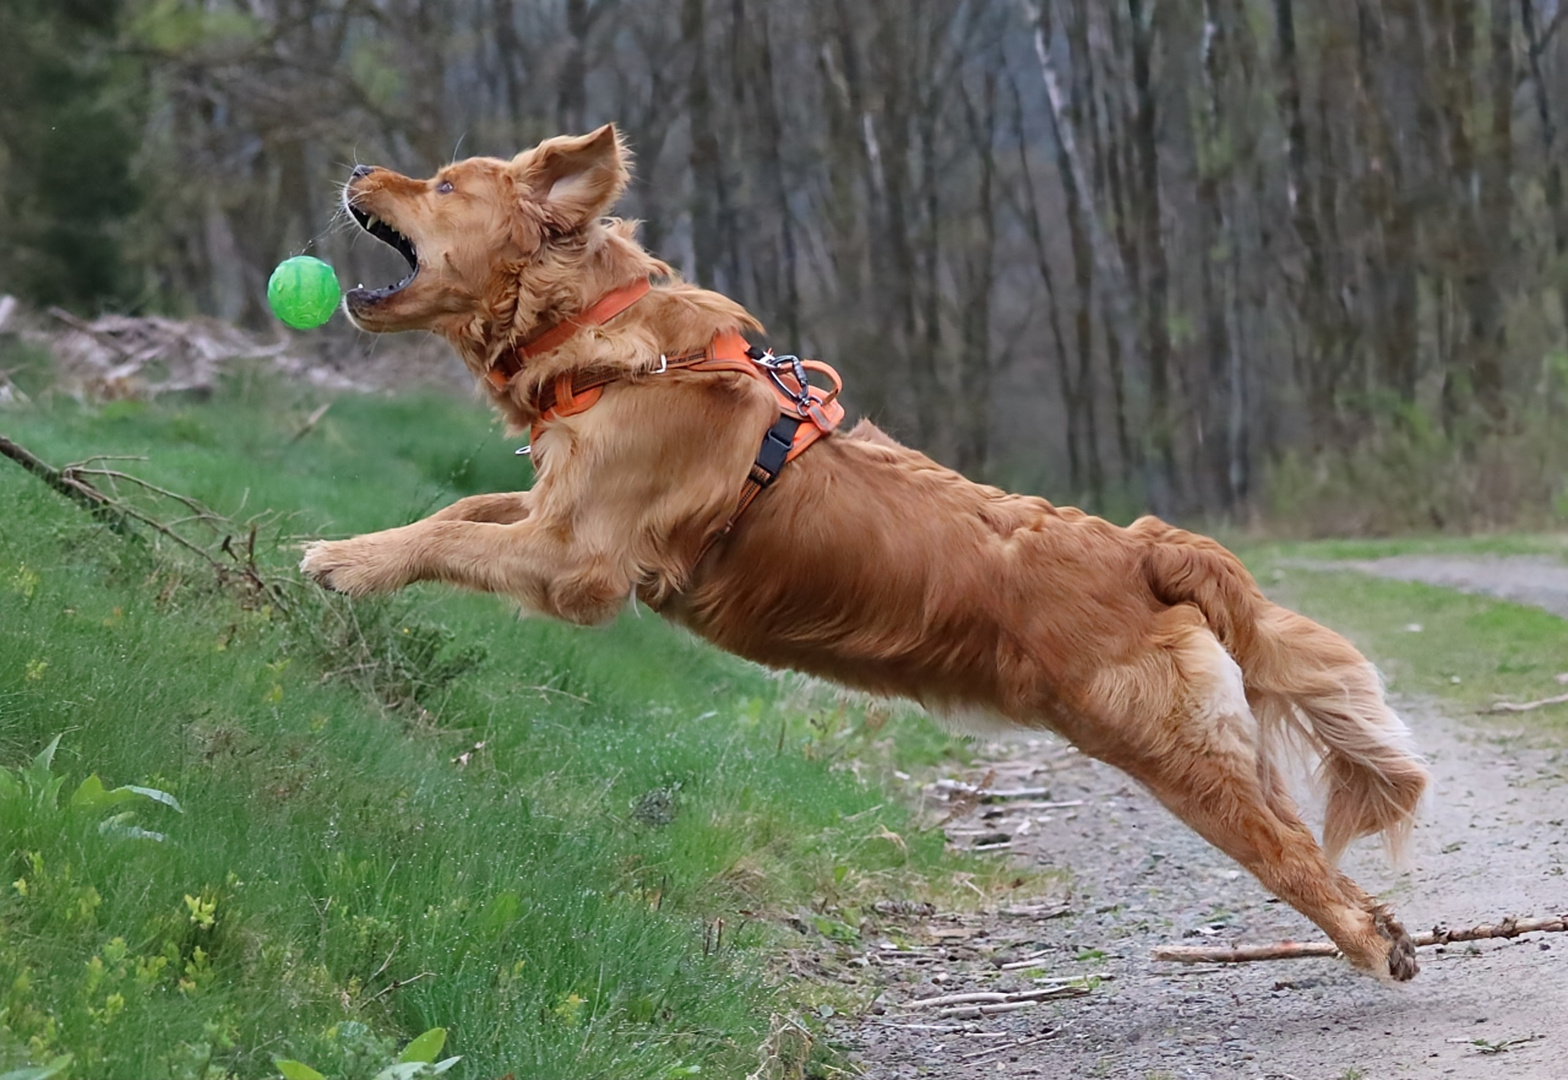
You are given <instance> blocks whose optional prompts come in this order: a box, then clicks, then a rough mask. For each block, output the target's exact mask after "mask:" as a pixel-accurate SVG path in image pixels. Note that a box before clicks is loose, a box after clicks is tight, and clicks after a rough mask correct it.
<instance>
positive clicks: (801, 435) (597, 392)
mask: <svg viewBox="0 0 1568 1080" xmlns="http://www.w3.org/2000/svg"><path fill="white" fill-rule="evenodd" d="M767 355H768V354H765V353H759V352H758V351H757V350H755V349H753V348H752V347H751V346H750V345H749V344H747V342H746V339H745V338H743V337H741V336H740V335H739V334H736V333H727V334H719V335H718V336H717V337H715V338H714V339H713V340H712V341H711V342H709V344H708V346H707V348H705V349H702V350H701V351H698V352H691V353H685V354H683V355H680V356H673V357H662V358H661V360H662V363H661V364H660V367H659V368H658V370H657V371H655V372H653V373H651V374H650V375H648V376H643V378H653V377H656V376H657V375H660V374H663V373H664V372H667V371H731V372H735V373H737V374H741V375H745V376H747V377H749V378H753V379H757V380H760V381H762V382H764V383H766V384H767V386H768V388H769V389H770V390H771V391H772V392H773V397H774V401H775V403H776V404H777V405H778V409H779V415H778V419H776V420H775V421H774V422H773V424H772V426H770V427H769V428H768V430H767V431H765V432H763V435H762V445H761V447H760V448H759V449H758V450H757V456H756V458H755V459H754V460H753V461H752V463H751V469H750V471H749V472H748V473H747V476H746V480H745V483H744V484H743V485H742V487H741V493H740V497H739V499H738V500H737V501H736V505H735V509H734V510H733V511H731V513H730V516H729V518H728V520H726V521H725V522H724V527H723V528H721V529H720V530H719V531H718V532H716V533H714V534H713V535H712V536H710V537H709V538H708V539H707V541H706V542H705V543H704V544H703V546H702V549H701V550H700V551H699V552H698V553H697V557H696V559H694V560H693V561H692V565H693V566H695V565H696V564H697V563H699V562H701V561H702V557H703V556H704V555H706V554H707V553H708V550H709V548H711V547H712V546H713V545H714V544H715V543H717V542H718V540H719V539H720V538H721V537H723V536H725V535H726V534H728V533H729V531H730V530H731V529H733V528H734V527H735V522H736V521H737V520H738V519H739V518H740V516H741V515H742V514H743V513H745V512H746V508H747V507H749V506H750V505H751V504H752V501H753V500H755V499H756V497H757V496H758V495H760V494H762V492H763V491H764V490H766V489H767V488H768V487H769V486H770V485H771V484H772V483H773V481H774V480H776V479H777V478H778V475H779V473H780V472H781V471H783V468H784V466H785V465H787V464H789V463H790V462H791V461H794V460H795V459H796V458H797V457H799V456H800V455H801V454H803V453H805V452H806V450H807V449H808V448H809V447H810V446H811V445H812V444H813V443H815V442H816V441H817V440H818V439H820V438H821V437H822V436H823V435H826V434H827V433H828V432H830V431H832V430H833V429H835V428H836V427H838V425H839V424H840V423H841V422H842V421H843V419H844V406H843V405H842V404H841V403H840V402H839V400H838V395H839V392H840V391H841V390H842V389H843V385H844V384H843V380H842V379H840V378H839V375H838V372H836V371H834V370H833V368H831V367H829V366H828V365H827V364H824V363H821V362H820V361H817V360H802V361H799V362H798V363H799V366H800V368H801V370H802V372H805V371H812V372H816V373H818V374H820V375H823V376H825V377H826V378H827V379H828V380H829V382H830V383H831V384H832V385H831V388H830V389H826V390H824V389H823V388H821V387H816V386H812V385H810V384H809V383H807V384H805V385H804V386H802V385H801V380H800V378H799V377H798V376H797V375H796V374H795V373H794V372H793V371H789V370H782V369H781V368H776V367H773V366H771V365H770V364H768V363H767V362H766V360H765V358H766V357H767ZM638 378H639V377H637V376H628V375H627V374H626V373H625V372H624V371H613V372H611V371H597V372H595V371H586V372H577V373H575V374H572V373H567V374H563V375H561V376H559V377H558V378H556V380H555V381H554V382H553V383H546V384H545V385H544V386H542V387H540V390H539V393H538V395H537V397H536V398H535V399H534V404H535V406H536V408H537V411H538V414H539V419H537V420H535V421H534V423H533V426H532V428H531V429H530V430H529V439H530V441H534V440H537V439H538V438H539V436H540V435H541V434H542V433H543V431H544V429H545V427H546V426H547V425H548V424H549V423H550V422H551V421H553V420H556V419H559V418H560V417H563V416H576V415H577V414H578V413H582V412H586V411H587V410H588V409H590V408H592V407H593V406H594V405H595V404H596V403H597V402H598V400H599V398H600V396H601V395H602V394H603V393H604V388H605V387H606V386H608V385H609V384H610V383H612V382H618V381H621V380H629V381H636V380H637V379H638Z"/></svg>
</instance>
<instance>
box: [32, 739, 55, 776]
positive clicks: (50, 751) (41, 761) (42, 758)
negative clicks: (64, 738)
mask: <svg viewBox="0 0 1568 1080" xmlns="http://www.w3.org/2000/svg"><path fill="white" fill-rule="evenodd" d="M59 748H60V736H59V735H56V736H55V737H54V738H53V739H50V740H49V745H48V746H46V747H44V748H43V749H42V750H40V751H38V756H37V757H35V758H33V768H34V769H35V770H36V771H38V772H41V773H47V772H48V771H49V770H50V768H51V767H52V766H53V765H54V752H55V751H56V750H58V749H59Z"/></svg>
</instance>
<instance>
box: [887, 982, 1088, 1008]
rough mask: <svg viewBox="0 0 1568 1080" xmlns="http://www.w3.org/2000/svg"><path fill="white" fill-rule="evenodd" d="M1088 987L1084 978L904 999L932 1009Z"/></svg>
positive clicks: (1011, 1001) (1071, 993)
mask: <svg viewBox="0 0 1568 1080" xmlns="http://www.w3.org/2000/svg"><path fill="white" fill-rule="evenodd" d="M1088 992H1089V987H1088V985H1087V984H1086V982H1085V980H1084V979H1074V980H1073V981H1072V982H1070V983H1061V984H1058V985H1056V986H1042V987H1040V988H1038V989H1035V990H1014V991H1012V992H1010V993H1009V992H1005V991H1001V990H971V991H969V992H968V993H963V994H943V995H942V996H941V997H929V998H920V999H918V1000H916V1001H906V1002H905V1003H904V1008H906V1009H934V1008H939V1007H942V1006H947V1005H1016V1004H1018V1003H1019V1002H1022V1001H1044V1000H1045V999H1047V998H1053V997H1076V996H1078V995H1079V994H1087V993H1088Z"/></svg>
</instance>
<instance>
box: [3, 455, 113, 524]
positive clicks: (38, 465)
mask: <svg viewBox="0 0 1568 1080" xmlns="http://www.w3.org/2000/svg"><path fill="white" fill-rule="evenodd" d="M0 454H4V455H5V456H6V457H8V458H10V459H11V460H12V461H14V462H16V463H17V464H18V465H20V466H21V467H22V468H24V469H26V470H27V471H28V472H30V473H32V474H33V475H34V476H36V477H38V479H40V480H42V481H43V482H44V483H45V484H47V485H48V486H49V487H51V488H53V489H54V490H55V491H56V492H58V493H59V494H61V495H64V496H65V497H66V498H67V499H70V500H71V501H72V502H74V503H76V504H77V505H78V506H81V507H82V508H83V509H85V510H87V511H88V512H89V513H91V514H92V515H93V516H95V517H98V518H101V519H104V520H107V521H108V522H109V524H110V525H111V526H113V527H115V528H116V529H117V530H121V531H123V529H124V527H125V522H124V518H123V514H122V513H121V512H120V511H119V510H118V509H117V508H116V506H115V505H114V504H115V500H113V499H111V498H110V497H109V496H107V495H105V494H104V493H103V492H101V491H99V490H98V489H97V488H95V487H93V486H92V485H91V484H89V483H87V482H86V481H84V480H81V479H80V478H78V477H76V476H73V475H68V474H67V473H66V471H65V470H63V469H56V468H55V467H54V466H53V465H50V464H49V463H47V462H45V461H44V460H43V459H42V458H40V457H38V456H37V455H35V454H34V453H33V452H32V451H30V450H28V449H27V448H26V447H25V446H22V445H21V444H19V443H15V442H12V441H11V440H10V439H8V438H6V437H5V436H4V435H0Z"/></svg>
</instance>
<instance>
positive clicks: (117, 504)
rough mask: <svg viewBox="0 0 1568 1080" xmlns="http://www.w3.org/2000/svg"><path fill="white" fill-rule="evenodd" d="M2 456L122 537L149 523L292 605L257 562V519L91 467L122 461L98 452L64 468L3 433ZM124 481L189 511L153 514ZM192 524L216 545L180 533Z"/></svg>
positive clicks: (224, 576) (223, 571)
mask: <svg viewBox="0 0 1568 1080" xmlns="http://www.w3.org/2000/svg"><path fill="white" fill-rule="evenodd" d="M0 456H4V457H8V458H10V459H11V460H12V461H14V462H16V463H17V464H18V465H20V466H21V467H22V468H24V469H26V470H27V471H28V472H30V473H32V474H33V475H34V476H36V477H37V478H38V479H39V480H42V481H43V482H44V483H45V484H46V485H48V486H49V487H50V488H52V489H53V490H54V491H56V492H58V493H59V494H61V495H63V496H65V497H66V498H67V499H70V500H71V501H72V502H74V503H76V504H77V505H78V506H80V507H82V508H83V509H85V510H87V511H88V512H89V513H91V514H92V515H93V516H94V517H96V518H98V519H99V520H100V521H103V522H105V523H106V524H107V525H108V526H109V527H110V528H111V529H113V530H114V531H115V532H117V533H119V534H121V535H122V536H125V537H127V538H135V539H140V536H139V534H138V533H136V532H135V530H134V529H133V527H132V526H133V525H142V526H145V527H146V528H148V529H151V530H152V531H153V532H155V533H157V534H158V535H159V536H162V537H164V538H165V539H167V540H168V541H169V542H171V543H173V544H176V545H177V546H179V547H181V548H184V549H185V550H186V551H188V552H190V553H191V554H192V555H194V556H196V557H197V558H198V559H200V560H202V561H203V562H204V563H206V564H207V565H208V566H209V567H210V568H211V569H212V571H213V572H214V573H215V574H216V575H217V578H218V580H219V581H220V582H226V581H232V580H236V579H237V580H239V581H242V582H243V583H244V584H245V585H246V586H247V587H248V588H250V589H252V590H254V591H255V592H256V593H257V594H259V595H261V596H264V597H266V598H267V600H268V601H269V602H270V603H272V604H273V606H275V607H276V608H278V609H279V610H281V611H287V610H289V604H288V601H287V598H286V597H284V595H283V592H282V590H281V588H279V586H278V585H277V584H275V583H274V582H272V581H269V580H267V578H265V577H264V576H263V574H262V571H261V568H260V566H258V564H257V562H256V532H257V523H256V522H255V521H252V522H250V523H249V524H248V525H242V524H240V523H237V522H234V521H231V520H230V519H228V518H226V517H224V516H223V515H221V514H219V513H217V512H216V511H214V510H211V509H209V508H208V507H206V506H204V505H203V504H202V503H200V502H198V501H196V500H195V499H193V498H191V497H190V496H188V495H181V494H179V493H178V492H174V491H169V490H167V489H165V488H162V487H159V486H158V485H157V484H153V483H149V482H148V481H146V480H143V479H141V478H140V477H138V476H132V475H131V474H129V473H124V472H120V471H119V470H117V469H99V468H92V467H90V466H91V464H92V463H93V462H101V461H106V460H120V459H117V458H114V457H110V456H106V455H101V454H100V455H97V456H95V457H92V458H88V459H87V460H86V461H79V462H75V463H73V464H70V465H67V466H65V467H64V468H60V469H57V468H55V467H54V466H53V465H50V464H49V463H48V462H46V461H44V460H43V459H42V458H40V457H38V456H37V455H36V454H34V453H33V452H32V451H30V450H28V449H27V448H26V447H24V446H22V445H20V444H18V443H15V442H13V441H11V440H10V439H8V438H6V437H5V436H3V435H0ZM93 477H97V478H100V479H102V480H104V481H107V483H108V485H109V487H110V491H105V490H103V489H102V488H100V487H97V486H96V485H94V483H93V481H92V479H91V478H93ZM120 481H125V482H127V483H129V484H132V485H133V486H135V487H136V488H138V489H140V490H141V491H142V492H144V493H145V494H146V495H148V496H150V497H152V498H153V499H163V500H167V501H169V502H174V503H177V504H178V505H180V506H181V507H183V508H184V509H185V510H188V511H190V513H189V514H188V515H187V516H185V517H183V518H181V519H179V520H177V521H168V520H162V519H160V518H158V517H155V516H154V515H153V514H151V513H148V512H147V511H146V510H143V509H141V508H140V507H139V506H137V505H136V503H134V502H132V501H131V500H129V499H127V498H124V497H122V496H121V495H120V492H119V486H118V485H119V482H120ZM111 492H112V494H111ZM188 524H199V525H202V526H205V527H206V529H207V530H208V531H209V533H210V534H211V535H212V536H213V537H214V538H215V541H216V542H215V545H214V548H208V547H204V546H203V545H202V544H200V543H197V542H196V541H194V540H192V539H190V538H189V537H187V536H185V535H184V534H183V533H181V532H180V530H179V526H181V525H188ZM235 525H238V526H239V527H241V528H247V529H248V534H247V535H246V537H245V538H244V540H243V541H241V542H239V543H238V544H237V543H236V536H235V534H234V533H232V532H231V531H229V528H230V527H231V526H235ZM240 549H243V550H240ZM214 550H216V551H217V552H218V553H220V554H222V555H226V556H228V557H229V559H231V560H232V562H226V561H224V560H223V559H220V558H219V557H218V556H217V555H215V554H214V553H213V552H214Z"/></svg>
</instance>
